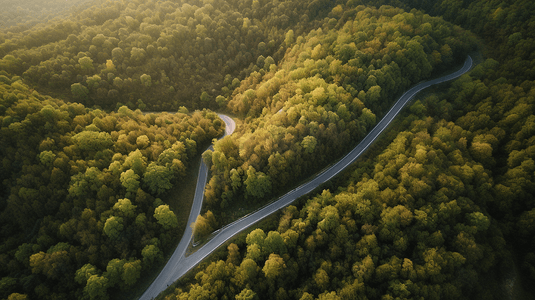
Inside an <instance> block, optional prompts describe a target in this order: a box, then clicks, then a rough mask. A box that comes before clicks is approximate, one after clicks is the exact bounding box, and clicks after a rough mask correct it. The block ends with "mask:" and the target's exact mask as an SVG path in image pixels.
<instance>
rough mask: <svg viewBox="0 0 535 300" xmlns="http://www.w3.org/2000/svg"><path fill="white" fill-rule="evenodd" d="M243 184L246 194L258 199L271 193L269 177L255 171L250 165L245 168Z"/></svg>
mask: <svg viewBox="0 0 535 300" xmlns="http://www.w3.org/2000/svg"><path fill="white" fill-rule="evenodd" d="M244 184H245V190H246V196H249V197H254V198H256V199H260V198H263V197H265V196H268V195H269V194H271V178H270V177H269V176H268V175H266V174H264V173H263V172H257V171H256V170H255V169H254V168H253V167H252V166H249V169H247V179H245V181H244Z"/></svg>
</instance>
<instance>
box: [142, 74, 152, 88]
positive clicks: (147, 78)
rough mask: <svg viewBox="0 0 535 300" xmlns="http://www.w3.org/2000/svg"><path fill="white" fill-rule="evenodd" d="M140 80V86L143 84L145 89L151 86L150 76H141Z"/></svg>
mask: <svg viewBox="0 0 535 300" xmlns="http://www.w3.org/2000/svg"><path fill="white" fill-rule="evenodd" d="M139 79H140V80H141V84H143V85H144V86H146V87H150V86H151V85H152V78H151V77H150V75H147V74H143V75H141V76H140V78H139Z"/></svg>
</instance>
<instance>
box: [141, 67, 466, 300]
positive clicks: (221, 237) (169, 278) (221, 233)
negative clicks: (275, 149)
mask: <svg viewBox="0 0 535 300" xmlns="http://www.w3.org/2000/svg"><path fill="white" fill-rule="evenodd" d="M472 63H473V62H472V58H471V57H470V56H468V58H467V59H466V61H465V62H464V65H463V67H462V68H461V69H460V70H458V71H456V72H454V73H452V74H449V75H446V76H443V77H440V78H436V79H433V80H429V81H426V82H422V83H420V84H418V85H416V86H414V87H413V88H411V89H410V90H408V91H407V92H405V93H404V94H403V95H402V96H401V97H400V98H399V99H398V101H397V102H396V103H395V104H394V105H393V106H392V108H391V109H390V111H388V113H387V114H386V115H385V116H384V118H383V119H382V120H381V121H379V123H377V125H375V127H374V128H373V129H372V130H371V131H370V132H369V133H368V134H367V135H366V137H364V139H363V140H362V141H361V142H360V143H359V144H358V145H357V146H356V147H355V148H353V150H351V152H349V153H348V154H347V155H346V156H345V157H343V158H342V159H341V160H339V161H338V162H336V163H335V164H333V165H332V166H330V167H329V168H327V169H326V170H324V171H323V172H321V173H320V174H318V175H317V176H316V177H314V178H313V179H311V180H310V181H308V182H306V183H304V184H302V185H300V186H298V187H296V188H295V189H293V190H291V191H290V192H288V193H286V194H285V195H283V196H282V197H280V198H279V199H277V201H274V202H272V203H270V204H268V205H266V206H264V207H262V208H260V209H259V210H257V211H255V212H253V213H251V214H248V215H247V216H245V217H243V218H241V219H239V220H236V221H235V222H233V223H231V224H228V225H226V226H224V227H223V228H221V229H219V230H217V231H216V232H215V233H214V234H213V235H212V238H211V239H210V240H209V241H208V242H207V243H205V244H204V245H203V246H202V247H201V248H200V249H197V251H196V252H194V253H192V254H190V255H188V256H185V252H186V249H187V247H188V245H189V243H190V242H191V237H192V229H191V228H190V227H189V226H188V227H187V228H186V232H185V233H184V236H183V237H182V240H181V241H180V243H179V244H178V247H177V248H176V250H175V252H174V253H173V256H171V258H170V259H169V261H168V262H167V264H166V265H165V267H164V268H163V270H162V271H161V273H160V275H159V276H158V277H157V278H156V280H154V282H153V283H152V284H151V286H150V287H149V288H148V289H147V290H146V291H145V293H144V294H143V295H142V296H141V298H140V300H149V299H153V298H155V297H156V296H158V294H160V293H161V292H162V291H163V290H165V289H166V288H167V287H168V286H169V285H171V284H172V283H174V282H175V281H176V280H178V279H179V278H180V277H182V276H183V275H184V274H186V273H187V272H188V271H189V270H191V269H192V268H193V267H194V266H196V265H197V264H198V263H199V262H201V261H202V260H203V259H204V258H205V257H207V256H208V255H210V254H211V253H212V252H213V251H214V250H215V249H217V248H218V247H219V246H221V245H222V244H224V243H225V242H226V241H228V240H229V239H230V238H232V237H233V236H234V235H236V234H237V233H239V232H240V231H242V230H244V229H246V228H248V227H250V226H251V225H253V224H255V223H257V222H259V221H260V220H262V219H264V218H265V217H267V216H269V215H271V214H272V213H274V212H276V211H278V210H280V209H281V208H284V207H286V206H288V205H290V204H291V203H292V202H293V201H294V200H295V199H297V198H299V197H301V196H303V195H306V194H308V193H310V192H311V191H313V190H314V189H316V188H317V187H318V186H319V185H321V184H323V183H324V182H326V181H328V180H330V179H331V178H333V177H334V176H336V175H337V174H338V173H340V172H341V171H342V170H344V169H345V168H346V167H347V166H349V165H350V164H351V163H353V162H354V161H355V160H356V159H357V158H358V157H359V156H360V155H361V154H362V153H363V152H364V151H366V149H368V147H369V146H370V145H371V144H372V143H373V142H374V141H375V140H376V139H377V137H378V136H379V135H380V134H381V133H382V132H383V131H384V130H385V129H386V127H387V126H388V125H389V124H390V123H391V122H392V120H394V118H395V117H396V116H397V115H398V114H399V112H400V111H401V109H403V107H404V106H405V105H406V104H407V103H408V102H409V101H410V100H411V99H412V98H413V97H414V95H416V94H417V93H418V92H420V91H421V90H423V89H425V88H427V87H429V86H431V85H435V84H439V83H442V82H445V81H449V80H452V79H455V78H457V77H459V76H461V75H463V74H464V73H466V72H468V71H469V70H470V69H471V68H472ZM219 116H220V117H221V118H222V119H223V121H225V123H226V124H227V129H228V130H226V134H230V133H232V131H233V130H234V126H235V125H234V122H232V120H231V118H229V117H228V116H225V115H219ZM229 124H232V125H229ZM231 126H232V127H231ZM230 128H232V130H230ZM207 177H208V170H207V167H206V165H205V164H204V162H201V167H200V171H199V177H198V180H197V188H196V190H195V199H194V203H193V207H192V209H191V213H190V217H189V220H188V224H191V223H193V222H195V219H196V218H197V216H198V215H199V213H200V211H201V206H202V201H203V193H204V186H205V185H206V180H207Z"/></svg>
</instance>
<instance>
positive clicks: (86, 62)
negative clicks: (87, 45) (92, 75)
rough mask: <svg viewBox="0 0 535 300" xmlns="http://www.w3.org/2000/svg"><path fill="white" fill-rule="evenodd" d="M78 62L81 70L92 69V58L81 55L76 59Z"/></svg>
mask: <svg viewBox="0 0 535 300" xmlns="http://www.w3.org/2000/svg"><path fill="white" fill-rule="evenodd" d="M78 63H79V64H80V68H82V70H91V69H93V60H92V59H91V58H90V57H87V56H84V57H81V58H80V59H78Z"/></svg>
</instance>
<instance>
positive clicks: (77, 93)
mask: <svg viewBox="0 0 535 300" xmlns="http://www.w3.org/2000/svg"><path fill="white" fill-rule="evenodd" d="M71 93H72V95H73V96H74V97H75V98H76V99H78V100H87V99H88V98H89V90H88V89H87V88H86V87H85V86H83V85H82V84H81V83H73V84H72V85H71Z"/></svg>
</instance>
